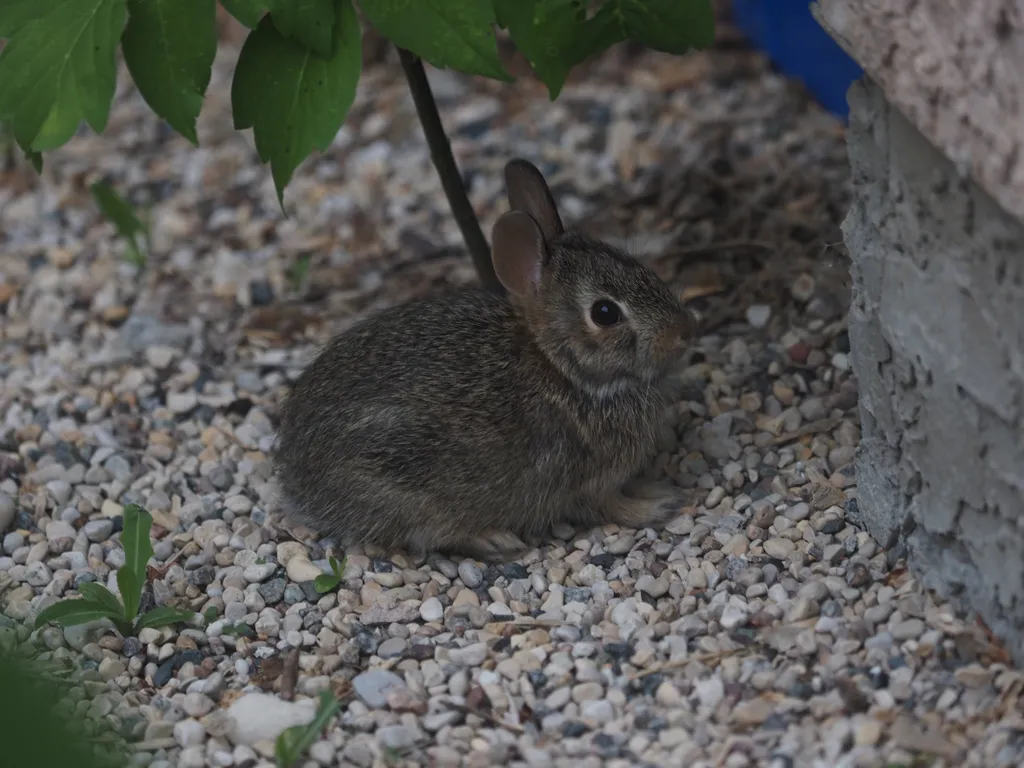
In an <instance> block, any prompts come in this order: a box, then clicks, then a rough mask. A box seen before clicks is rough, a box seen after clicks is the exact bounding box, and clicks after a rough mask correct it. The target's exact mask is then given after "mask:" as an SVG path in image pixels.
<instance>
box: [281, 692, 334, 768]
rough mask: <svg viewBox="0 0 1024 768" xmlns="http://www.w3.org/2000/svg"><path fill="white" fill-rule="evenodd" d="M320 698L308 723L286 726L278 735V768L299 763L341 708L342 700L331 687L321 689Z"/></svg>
mask: <svg viewBox="0 0 1024 768" xmlns="http://www.w3.org/2000/svg"><path fill="white" fill-rule="evenodd" d="M319 698H320V703H319V704H318V705H317V709H316V714H315V715H314V716H313V719H312V720H311V721H310V722H308V723H307V724H306V725H293V726H291V727H290V728H286V729H285V730H283V731H282V732H281V735H280V736H278V737H277V741H276V742H275V743H274V759H275V760H276V762H277V765H278V768H291V766H293V765H295V764H296V763H298V762H299V760H300V759H301V758H302V756H303V755H304V754H305V753H306V750H307V749H309V748H310V747H311V746H313V743H314V742H315V741H316V740H317V739H319V738H320V734H321V733H322V732H323V730H324V728H326V727H327V724H328V723H329V722H330V721H331V718H332V717H334V716H335V715H336V714H337V713H338V710H339V709H341V702H340V701H338V699H337V698H336V697H335V695H334V693H333V692H331V690H330V689H324V690H322V691H320V696H319Z"/></svg>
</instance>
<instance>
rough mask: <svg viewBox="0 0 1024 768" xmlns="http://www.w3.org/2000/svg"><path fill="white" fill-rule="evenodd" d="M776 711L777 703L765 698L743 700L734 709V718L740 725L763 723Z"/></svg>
mask: <svg viewBox="0 0 1024 768" xmlns="http://www.w3.org/2000/svg"><path fill="white" fill-rule="evenodd" d="M774 712H775V705H774V704H772V703H771V702H769V701H766V700H764V699H750V700H748V701H741V702H740V703H739V704H737V705H736V706H735V707H734V708H733V710H732V720H733V722H734V723H737V724H738V725H745V726H751V725H762V724H763V723H764V721H765V720H767V719H768V718H769V717H771V716H772V714H773V713H774Z"/></svg>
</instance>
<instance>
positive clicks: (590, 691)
mask: <svg viewBox="0 0 1024 768" xmlns="http://www.w3.org/2000/svg"><path fill="white" fill-rule="evenodd" d="M603 697H604V687H603V686H602V685H601V684H600V683H580V684H579V685H577V686H575V687H574V688H573V689H572V700H573V701H575V702H581V701H592V700H594V699H600V698H603Z"/></svg>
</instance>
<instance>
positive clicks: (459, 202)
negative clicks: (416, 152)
mask: <svg viewBox="0 0 1024 768" xmlns="http://www.w3.org/2000/svg"><path fill="white" fill-rule="evenodd" d="M398 55H399V56H400V57H401V59H402V69H403V70H405V79H406V81H407V82H408V83H409V90H410V91H411V92H412V100H413V102H414V103H415V104H416V114H417V115H418V116H419V119H420V125H422V126H423V135H424V136H425V137H426V139H427V146H428V147H430V159H431V160H433V161H434V168H436V169H437V175H438V176H440V177H441V186H443V187H444V194H445V197H447V198H448V205H449V206H451V209H452V215H453V216H455V222H456V223H457V224H458V225H459V230H460V231H461V232H462V239H463V240H464V241H465V243H466V248H467V249H468V250H469V255H470V256H471V257H472V259H473V266H474V267H475V268H476V274H477V277H479V278H480V282H481V284H483V286H484V288H487V289H488V290H491V291H495V292H497V293H501V294H504V293H505V289H504V288H503V287H502V285H501V283H500V282H499V281H498V277H497V275H495V274H494V265H493V264H492V263H491V248H490V246H489V245H488V244H487V238H485V237H484V233H483V231H482V230H481V229H480V222H479V221H477V218H476V213H475V212H474V211H473V206H472V205H471V204H470V202H469V197H468V196H467V195H466V187H465V184H463V182H462V174H461V173H460V172H459V167H458V166H457V165H456V164H455V158H454V157H453V156H452V147H451V144H449V143H448V135H447V134H446V133H445V131H444V125H443V124H442V123H441V116H440V115H439V114H438V112H437V104H436V102H435V101H434V94H433V92H432V91H431V90H430V82H429V81H428V80H427V73H426V72H425V71H424V69H423V62H422V61H421V60H420V57H419V56H417V55H416V54H414V53H410V52H409V51H407V50H405V49H403V48H399V49H398Z"/></svg>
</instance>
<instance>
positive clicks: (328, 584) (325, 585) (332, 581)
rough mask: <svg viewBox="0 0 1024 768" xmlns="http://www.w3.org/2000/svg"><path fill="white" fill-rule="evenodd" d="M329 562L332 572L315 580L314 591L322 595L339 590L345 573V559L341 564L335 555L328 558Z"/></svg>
mask: <svg viewBox="0 0 1024 768" xmlns="http://www.w3.org/2000/svg"><path fill="white" fill-rule="evenodd" d="M327 562H328V563H330V566H331V572H330V573H324V574H321V575H320V576H317V577H316V578H315V579H313V589H315V590H316V591H317V592H319V593H320V594H321V595H322V594H324V593H325V592H330V591H332V590H334V589H337V587H338V585H339V584H340V583H341V577H342V576H343V575H344V573H345V563H346V560H345V558H342V560H341V562H340V563H339V562H338V561H337V560H336V559H335V557H334V555H331V556H330V557H329V558H328V560H327Z"/></svg>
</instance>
